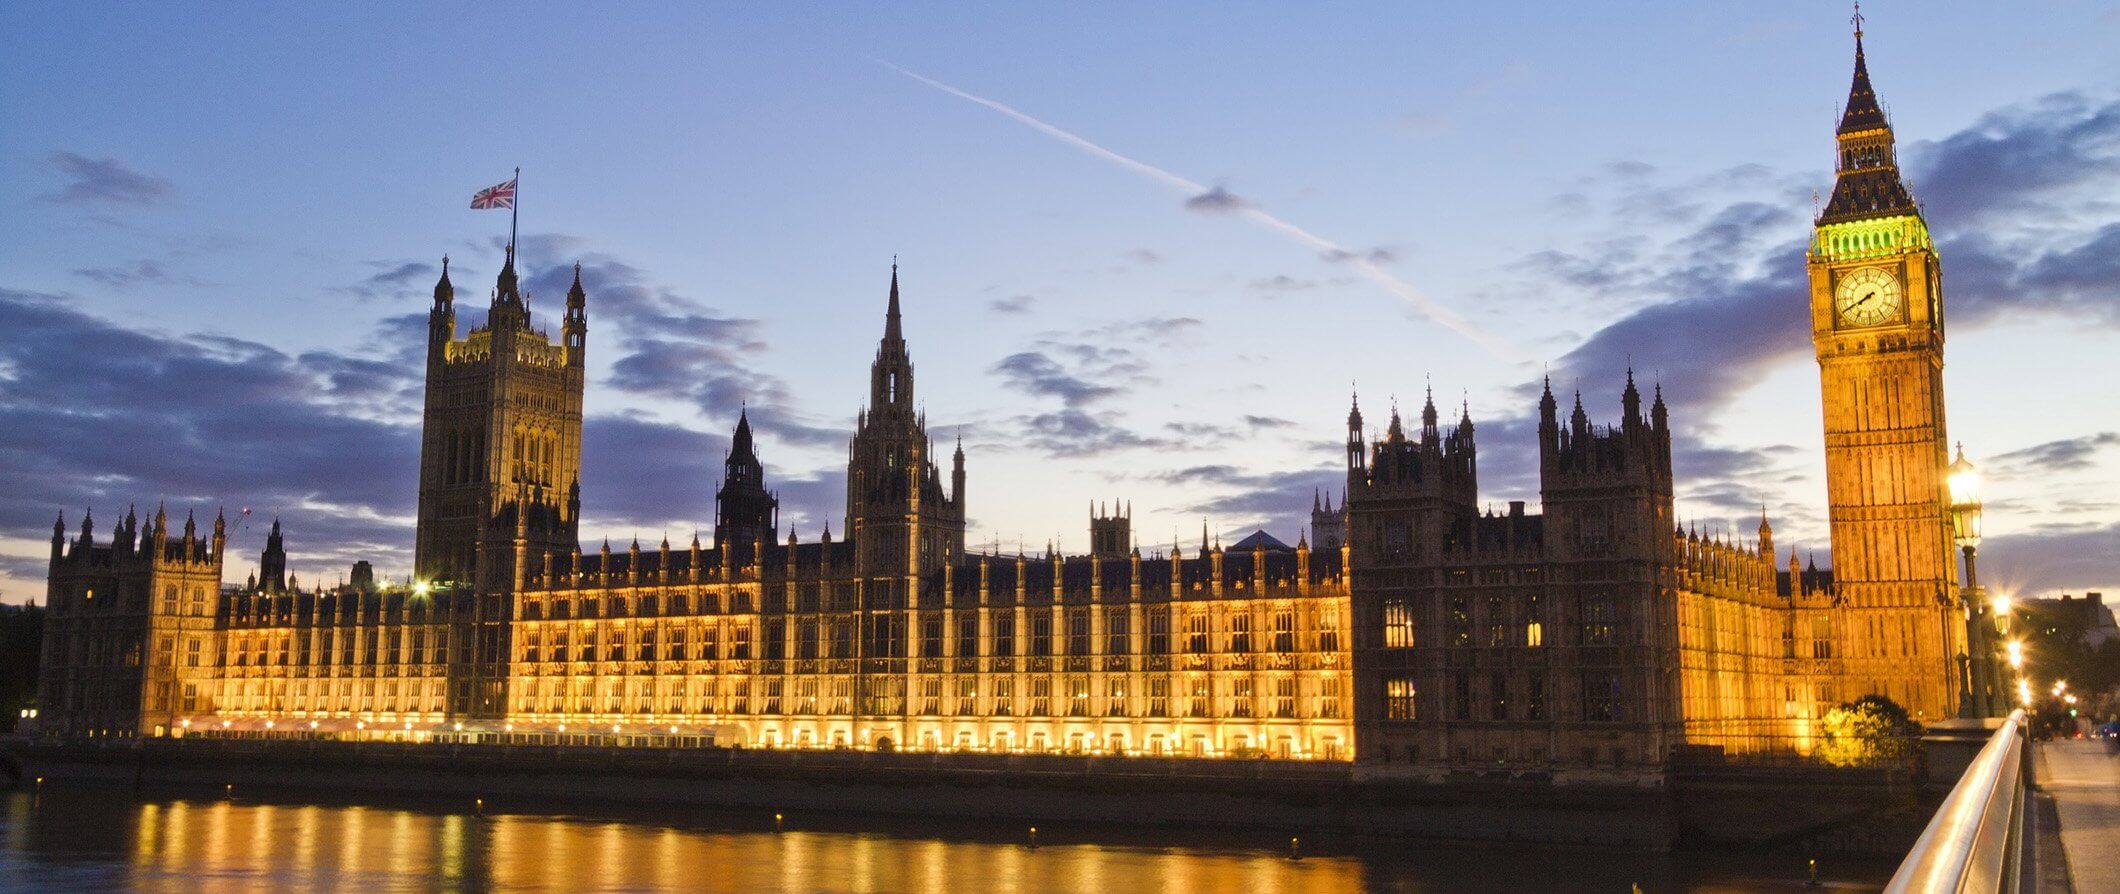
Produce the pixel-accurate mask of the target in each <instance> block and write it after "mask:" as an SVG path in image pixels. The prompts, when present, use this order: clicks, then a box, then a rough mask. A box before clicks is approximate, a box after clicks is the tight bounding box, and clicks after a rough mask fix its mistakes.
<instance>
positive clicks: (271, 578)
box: [258, 518, 287, 593]
mask: <svg viewBox="0 0 2120 894" xmlns="http://www.w3.org/2000/svg"><path fill="white" fill-rule="evenodd" d="M258 586H259V588H260V589H263V590H264V591H265V592H267V593H283V592H286V590H287V548H286V545H285V544H284V543H283V542H282V541H281V539H280V520H279V519H278V518H274V519H273V520H272V531H271V533H268V534H266V535H265V551H264V552H263V553H261V554H259V555H258Z"/></svg>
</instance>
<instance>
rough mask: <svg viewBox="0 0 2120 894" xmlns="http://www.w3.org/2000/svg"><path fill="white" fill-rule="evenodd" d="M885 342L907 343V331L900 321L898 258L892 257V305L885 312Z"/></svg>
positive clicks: (887, 343)
mask: <svg viewBox="0 0 2120 894" xmlns="http://www.w3.org/2000/svg"><path fill="white" fill-rule="evenodd" d="M883 341H884V344H886V345H889V344H894V343H895V344H903V343H905V333H904V331H903V330H902V329H901V328H900V327H899V323H898V259H897V258H892V259H891V306H890V308H889V309H888V310H885V311H884V312H883Z"/></svg>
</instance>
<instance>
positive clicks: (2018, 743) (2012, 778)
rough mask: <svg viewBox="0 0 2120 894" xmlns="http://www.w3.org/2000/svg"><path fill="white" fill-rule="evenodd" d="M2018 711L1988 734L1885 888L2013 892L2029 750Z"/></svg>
mask: <svg viewBox="0 0 2120 894" xmlns="http://www.w3.org/2000/svg"><path fill="white" fill-rule="evenodd" d="M2024 723H2025V716H2024V711H2023V710H2021V709H2020V710H2018V711H2016V712H2014V713H2012V714H2010V716H2009V720H2008V721H2006V722H2005V723H2003V724H2002V728H2001V729H1998V730H1996V731H1995V735H1994V736H1992V737H1990V738H1989V739H1988V743H1987V745H1986V746H1985V747H1983V748H1981V749H1980V754H1979V755H1978V756H1976V757H1974V758H1973V762H1972V764H1971V765H1969V766H1967V767H1966V769H1965V775H1964V776H1962V777H1960V778H1959V780H1958V784H1957V785H1956V786H1953V787H1952V788H1951V793H1950V794H1949V795H1948V796H1946V797H1945V798H1944V799H1943V805H1942V806H1941V807H1938V808H1936V816H1935V817H1934V818H1932V819H1930V820H1929V825H1928V828H1926V829H1923V830H1922V831H1921V837H1920V838H1919V839H1917V840H1916V841H1915V842H1914V849H1913V850H1911V851H1908V852H1907V856H1906V859H1905V860H1904V861H1902V862H1901V863H1900V864H1899V871H1898V872H1896V873H1894V874H1893V875H1892V881H1891V883H1890V884H1888V885H1886V886H1885V891H1886V892H1892V894H1896V892H1917V891H1918V892H1933V891H2016V890H2017V889H2018V882H2019V877H2020V874H2021V873H2020V868H2021V866H2022V861H2023V855H2024V851H2025V847H2026V842H2025V833H2024V830H2025V822H2024V819H2025V811H2026V810H2027V808H2028V806H2029V804H2030V801H2029V799H2028V790H2029V789H2030V787H2031V786H2030V782H2029V779H2028V778H2027V777H2028V776H2029V775H2030V772H2031V752H2030V751H2029V745H2028V737H2027V736H2026V734H2025V728H2024Z"/></svg>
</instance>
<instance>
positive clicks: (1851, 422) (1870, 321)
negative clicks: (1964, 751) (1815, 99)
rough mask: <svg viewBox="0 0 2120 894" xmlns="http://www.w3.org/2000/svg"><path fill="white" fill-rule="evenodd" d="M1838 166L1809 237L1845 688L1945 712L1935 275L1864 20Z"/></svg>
mask: <svg viewBox="0 0 2120 894" xmlns="http://www.w3.org/2000/svg"><path fill="white" fill-rule="evenodd" d="M1838 140H1839V144H1840V155H1839V161H1838V164H1837V166H1836V167H1837V170H1838V179H1837V181H1836V182H1835V183H1834V185H1833V198H1832V200H1831V201H1829V202H1828V203H1827V204H1826V207H1825V210H1824V211H1823V212H1822V213H1820V214H1819V216H1818V221H1817V225H1816V234H1815V236H1814V237H1813V239H1812V241H1811V247H1810V251H1809V257H1808V262H1809V268H1810V278H1811V337H1812V342H1813V343H1814V344H1815V345H1816V347H1817V349H1818V371H1819V384H1820V386H1821V390H1822V391H1823V395H1824V409H1825V435H1826V493H1827V500H1828V503H1829V505H1830V518H1831V524H1832V537H1833V573H1834V588H1835V590H1836V591H1837V594H1838V596H1839V597H1840V600H1841V605H1842V606H1843V609H1844V611H1845V612H1846V616H1845V617H1844V619H1843V620H1844V622H1845V623H1844V624H1843V625H1842V629H1843V630H1845V631H1846V632H1847V633H1846V640H1845V642H1843V643H1842V649H1841V653H1840V655H1838V656H1836V657H1838V658H1840V659H1841V675H1840V681H1841V688H1842V690H1843V691H1842V692H1841V694H1840V695H1841V697H1842V698H1853V697H1855V696H1858V695H1863V694H1867V693H1877V694H1881V695H1885V696H1888V697H1890V698H1891V699H1893V700H1894V701H1897V702H1899V703H1900V704H1902V705H1904V706H1906V708H1907V710H1908V711H1910V712H1912V713H1913V714H1914V715H1915V716H1917V717H1922V718H1926V719H1930V720H1935V719H1939V718H1943V717H1948V716H1951V714H1952V713H1953V711H1954V710H1955V707H1956V698H1957V693H1958V690H1959V688H1960V687H1959V683H1958V662H1957V657H1956V656H1957V654H1958V652H1959V650H1960V649H1961V648H1962V645H1961V644H1962V641H1963V635H1962V631H1961V629H1960V628H1961V627H1962V624H1960V623H1959V621H1958V617H1959V616H1958V613H1957V610H1956V609H1955V608H1954V607H1953V606H1954V604H1955V601H1956V597H1955V595H1954V586H1953V581H1954V579H1955V577H1956V575H1955V573H1954V571H1955V567H1954V565H1953V563H1952V552H1951V539H1950V527H1949V521H1948V519H1947V517H1946V516H1945V513H1944V490H1943V488H1944V484H1943V471H1944V466H1945V465H1946V464H1947V463H1948V462H1949V460H1950V458H1949V456H1948V455H1947V453H1946V450H1947V445H1946V443H1945V436H1944V423H1943V334H1944V332H1943V281H1942V269H1941V267H1940V265H1939V263H1938V260H1937V256H1936V248H1935V245H1934V244H1933V243H1932V242H1931V241H1930V238H1929V229H1928V225H1927V223H1926V222H1924V221H1923V220H1922V217H1921V210H1920V208H1918V207H1917V206H1916V205H1915V204H1914V199H1913V196H1912V195H1911V194H1909V193H1908V192H1907V188H1906V185H1905V184H1904V183H1902V182H1901V181H1900V178H1899V162H1898V157H1897V154H1896V152H1895V149H1894V147H1893V140H1892V128H1891V125H1890V123H1889V122H1888V121H1887V120H1886V119H1885V115H1884V111H1883V109H1882V108H1880V107H1879V106H1878V104H1877V94H1876V93H1875V91H1873V90H1872V89H1871V87H1870V72H1869V67H1868V65H1867V63H1866V62H1865V61H1864V59H1863V49H1862V30H1861V20H1860V18H1858V19H1857V21H1856V31H1855V80H1854V84H1853V85H1852V86H1851V87H1850V88H1849V90H1848V103H1847V109H1846V111H1845V112H1844V113H1843V114H1842V116H1841V119H1840V129H1839V133H1838Z"/></svg>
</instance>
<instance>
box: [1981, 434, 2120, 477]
mask: <svg viewBox="0 0 2120 894" xmlns="http://www.w3.org/2000/svg"><path fill="white" fill-rule="evenodd" d="M2112 447H2120V432H2109V431H2102V432H2099V433H2097V434H2093V435H2084V436H2082V437H2080V438H2064V439H2062V440H2059V441H2048V442H2046V443H2044V444H2037V445H2034V446H2031V447H2026V448H2024V449H2022V450H2013V451H2010V452H2009V453H2004V454H2001V455H1999V456H1996V457H1994V458H1993V459H1991V460H1990V462H1992V463H1994V464H1995V465H1997V466H2001V467H2004V468H2006V469H2014V470H2017V471H2018V472H2019V473H2020V474H2024V475H2042V474H2051V473H2055V472H2080V471H2083V470H2084V469H2089V468H2092V467H2093V466H2095V465H2096V463H2095V462H2094V461H2093V457H2095V456H2097V454H2098V453H2099V452H2101V451H2103V450H2106V449H2107V448H2112Z"/></svg>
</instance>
